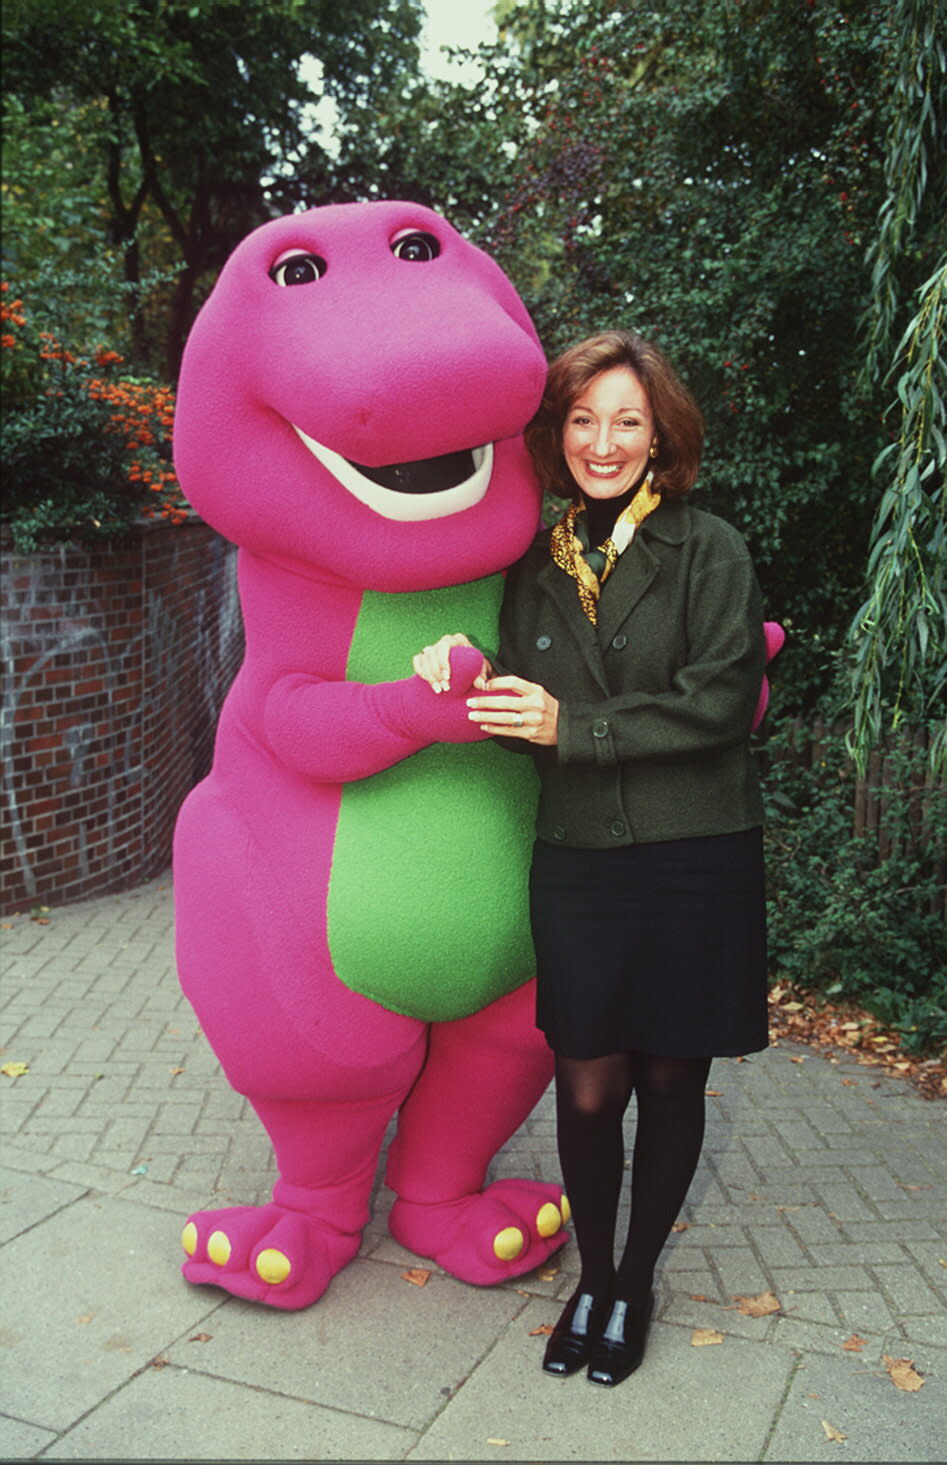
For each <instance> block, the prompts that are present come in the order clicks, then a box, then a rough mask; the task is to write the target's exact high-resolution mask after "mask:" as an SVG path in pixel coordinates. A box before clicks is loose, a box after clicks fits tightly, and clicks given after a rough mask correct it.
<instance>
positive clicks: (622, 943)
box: [530, 829, 769, 1058]
mask: <svg viewBox="0 0 947 1465" xmlns="http://www.w3.org/2000/svg"><path fill="white" fill-rule="evenodd" d="M530 916H531V921H532V930H533V944H534V946H535V948H536V962H537V1009H536V1021H537V1025H538V1027H540V1028H541V1029H542V1031H543V1032H544V1033H545V1034H546V1038H547V1040H548V1042H549V1044H550V1046H551V1047H552V1048H553V1050H554V1051H555V1052H556V1053H559V1054H561V1055H562V1056H563V1057H566V1058H602V1057H604V1056H605V1055H606V1054H609V1053H618V1052H642V1053H652V1054H657V1055H660V1056H662V1057H672V1058H697V1057H725V1056H731V1057H732V1056H736V1055H739V1054H743V1053H756V1052H759V1051H761V1050H762V1049H763V1048H765V1047H766V1046H767V1044H768V1041H769V1038H768V1016H767V1002H766V994H767V986H768V980H767V956H766V902H765V886H764V872H763V836H762V830H760V829H748V830H745V831H742V832H741V833H738V834H720V835H711V836H708V837H703V838H698V839H675V840H668V841H667V842H662V843H660V844H641V845H627V846H622V847H621V848H619V849H605V850H600V849H568V848H562V847H560V846H557V845H551V844H546V843H544V842H543V841H541V840H537V842H536V844H535V847H534V849H533V863H532V869H531V872H530Z"/></svg>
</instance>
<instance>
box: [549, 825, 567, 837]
mask: <svg viewBox="0 0 947 1465" xmlns="http://www.w3.org/2000/svg"><path fill="white" fill-rule="evenodd" d="M552 833H553V838H554V839H565V837H566V831H565V829H564V828H563V827H562V825H561V824H557V825H556V827H555V829H554V830H553V831H552Z"/></svg>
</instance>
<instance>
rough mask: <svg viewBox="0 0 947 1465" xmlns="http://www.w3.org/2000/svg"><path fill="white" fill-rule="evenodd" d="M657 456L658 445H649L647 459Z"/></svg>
mask: <svg viewBox="0 0 947 1465" xmlns="http://www.w3.org/2000/svg"><path fill="white" fill-rule="evenodd" d="M657 456H658V445H657V443H652V444H651V447H650V449H649V451H648V457H649V458H656V457H657Z"/></svg>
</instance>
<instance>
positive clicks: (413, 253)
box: [391, 233, 441, 264]
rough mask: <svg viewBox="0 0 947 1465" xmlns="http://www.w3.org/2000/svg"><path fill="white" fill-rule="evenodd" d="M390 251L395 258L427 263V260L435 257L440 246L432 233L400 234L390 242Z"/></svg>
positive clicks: (438, 252) (439, 250)
mask: <svg viewBox="0 0 947 1465" xmlns="http://www.w3.org/2000/svg"><path fill="white" fill-rule="evenodd" d="M391 252H392V254H393V255H394V256H395V258H396V259H406V260H410V261H412V262H413V263H419V264H427V262H428V260H432V259H437V256H438V255H439V254H440V252H441V246H440V244H439V243H438V241H437V240H436V239H435V238H434V235H433V234H421V233H418V234H402V235H401V237H400V238H399V239H395V240H394V241H393V242H392V246H391Z"/></svg>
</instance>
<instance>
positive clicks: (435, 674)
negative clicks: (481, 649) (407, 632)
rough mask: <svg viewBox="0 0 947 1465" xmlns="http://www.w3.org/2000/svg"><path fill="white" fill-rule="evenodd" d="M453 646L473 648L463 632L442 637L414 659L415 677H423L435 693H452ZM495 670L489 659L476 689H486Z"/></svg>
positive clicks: (477, 680)
mask: <svg viewBox="0 0 947 1465" xmlns="http://www.w3.org/2000/svg"><path fill="white" fill-rule="evenodd" d="M452 646H473V643H472V642H471V641H469V640H468V639H467V637H466V636H465V635H463V633H462V632H460V631H458V632H456V633H455V634H454V635H453V636H442V637H441V639H440V640H439V641H435V643H434V645H433V646H425V647H424V648H423V649H422V650H421V651H419V652H418V654H417V656H415V657H414V658H413V659H412V662H411V665H412V666H413V668H414V671H415V675H416V676H419V677H421V678H422V679H423V680H424V681H425V682H427V683H428V684H429V686H430V687H431V688H432V689H433V690H434V691H435V692H449V691H450V650H451V647H452ZM474 649H476V648H474ZM492 671H493V668H492V667H491V665H490V663H489V661H487V658H486V657H484V659H483V666H482V668H481V670H480V673H479V675H478V676H477V677H476V678H475V679H474V686H475V687H485V686H486V684H487V678H488V677H489V676H490V674H491V672H492Z"/></svg>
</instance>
